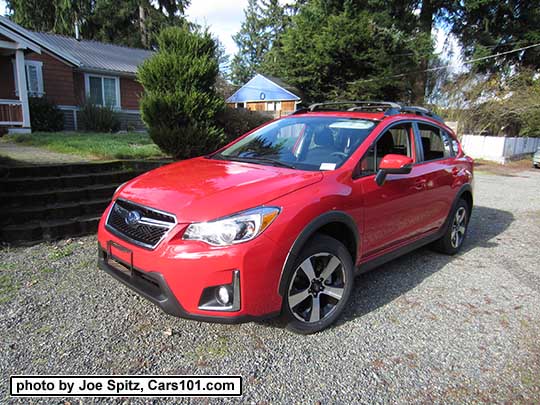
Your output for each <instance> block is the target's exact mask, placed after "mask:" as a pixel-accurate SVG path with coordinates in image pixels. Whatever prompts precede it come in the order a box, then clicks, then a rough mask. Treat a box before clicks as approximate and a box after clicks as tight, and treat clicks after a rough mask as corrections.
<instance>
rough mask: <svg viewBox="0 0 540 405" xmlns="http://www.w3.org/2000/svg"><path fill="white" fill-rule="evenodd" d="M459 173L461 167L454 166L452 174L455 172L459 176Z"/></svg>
mask: <svg viewBox="0 0 540 405" xmlns="http://www.w3.org/2000/svg"><path fill="white" fill-rule="evenodd" d="M458 173H459V168H457V167H453V168H452V174H453V175H454V176H457V175H458Z"/></svg>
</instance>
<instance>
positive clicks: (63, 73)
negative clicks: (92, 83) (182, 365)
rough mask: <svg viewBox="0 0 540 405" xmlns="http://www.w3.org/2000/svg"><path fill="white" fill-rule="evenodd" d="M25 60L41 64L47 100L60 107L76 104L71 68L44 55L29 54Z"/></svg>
mask: <svg viewBox="0 0 540 405" xmlns="http://www.w3.org/2000/svg"><path fill="white" fill-rule="evenodd" d="M26 59H27V60H37V61H41V62H43V67H42V72H43V90H44V91H45V97H47V99H49V100H51V101H53V102H55V103H56V104H60V105H75V104H76V98H75V87H74V83H73V67H71V66H69V65H67V64H65V63H64V62H61V61H59V60H58V59H56V58H53V57H52V56H50V55H47V54H46V53H42V54H41V55H38V54H36V53H30V54H28V55H26Z"/></svg>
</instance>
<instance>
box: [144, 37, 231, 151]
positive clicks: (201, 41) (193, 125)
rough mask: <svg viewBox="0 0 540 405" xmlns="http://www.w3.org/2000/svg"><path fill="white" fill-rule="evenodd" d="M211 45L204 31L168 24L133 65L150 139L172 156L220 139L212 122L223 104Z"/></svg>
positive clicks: (202, 148)
mask: <svg viewBox="0 0 540 405" xmlns="http://www.w3.org/2000/svg"><path fill="white" fill-rule="evenodd" d="M216 51H217V46H216V43H215V41H214V40H213V39H212V38H211V36H210V34H209V33H208V32H207V31H205V32H200V31H198V30H195V31H190V30H189V29H188V28H179V27H170V28H166V29H164V30H163V31H162V32H161V33H160V35H159V37H158V52H157V53H156V54H155V55H154V56H152V57H151V58H149V59H147V60H146V61H144V63H143V64H142V65H141V66H140V67H139V70H138V73H137V77H138V80H139V81H140V83H141V84H142V85H143V87H144V94H143V97H142V99H141V112H142V118H143V121H144V122H145V123H146V125H147V126H148V128H149V133H150V137H151V138H152V140H153V141H154V142H155V143H156V144H157V145H158V146H159V147H160V149H161V150H162V151H163V152H165V153H167V154H169V155H171V156H173V157H174V158H177V159H183V158H189V157H193V156H197V155H201V154H205V153H208V152H211V151H213V150H215V149H216V148H217V147H219V146H220V145H221V144H222V143H223V142H224V136H223V131H222V129H221V128H219V126H218V125H217V123H216V114H217V113H218V112H219V111H221V110H222V109H223V107H224V101H223V99H222V98H221V97H220V96H219V95H218V94H217V93H216V90H215V84H216V79H217V75H218V59H217V55H216Z"/></svg>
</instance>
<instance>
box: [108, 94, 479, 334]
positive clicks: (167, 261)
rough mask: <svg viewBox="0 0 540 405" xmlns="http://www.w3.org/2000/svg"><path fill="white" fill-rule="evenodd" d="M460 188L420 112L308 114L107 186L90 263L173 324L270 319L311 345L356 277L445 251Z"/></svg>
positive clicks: (459, 230) (457, 158)
mask: <svg viewBox="0 0 540 405" xmlns="http://www.w3.org/2000/svg"><path fill="white" fill-rule="evenodd" d="M472 180H473V161H472V159H470V158H469V157H467V156H465V155H464V153H463V151H462V149H461V146H460V144H459V142H458V140H457V139H456V136H455V134H454V133H453V132H452V130H451V129H450V128H448V127H447V126H446V125H445V124H444V123H443V121H442V120H441V119H440V118H439V117H437V116H436V115H434V114H432V113H431V112H430V111H428V110H426V109H423V108H420V107H403V106H401V105H399V104H395V103H386V102H385V103H373V102H346V103H324V104H315V105H312V106H310V107H309V108H307V109H303V110H299V111H297V112H295V113H294V114H292V115H290V116H287V117H284V118H281V119H278V120H275V121H272V122H270V123H268V124H265V125H263V126H262V127H259V128H258V129H256V130H254V131H252V132H250V133H248V134H246V135H244V136H242V137H240V138H239V139H237V140H236V141H234V142H232V143H231V144H229V145H227V146H225V147H224V148H222V149H220V150H218V151H217V152H215V153H213V154H211V155H208V156H203V157H198V158H195V159H190V160H185V161H181V162H177V163H173V164H170V165H167V166H164V167H161V168H159V169H156V170H153V171H150V172H148V173H145V174H143V175H142V176H139V177H137V178H135V179H133V180H131V181H129V182H127V183H125V184H124V185H122V186H120V187H119V189H118V190H117V191H116V193H115V195H114V197H113V201H112V203H111V204H110V206H109V207H108V208H107V210H106V211H105V213H104V215H103V218H102V219H101V222H100V225H99V233H98V238H99V264H100V267H101V268H102V269H103V270H105V271H106V272H107V273H109V274H110V275H112V276H113V277H115V278H116V279H117V280H119V281H121V282H123V283H125V284H126V285H128V286H129V287H130V288H132V289H133V290H135V291H136V292H138V293H139V294H141V295H143V296H144V297H146V298H147V299H149V300H150V301H152V302H153V303H155V304H157V305H158V306H160V307H161V308H162V309H163V310H164V311H165V312H167V313H169V314H172V315H175V316H179V317H183V318H190V319H198V320H205V321H216V322H227V323H231V322H242V321H249V320H255V319H261V318H268V317H271V316H275V315H278V314H282V315H283V316H284V317H286V319H287V322H288V326H289V328H290V329H292V330H294V331H296V332H299V333H312V332H316V331H319V330H321V329H324V328H325V327H327V326H329V325H330V324H331V323H332V322H334V321H335V320H336V318H338V317H339V315H340V313H341V312H342V311H343V308H344V307H345V305H346V304H347V300H348V298H349V296H350V295H351V289H352V288H353V281H354V277H355V275H356V274H358V273H359V272H364V271H367V270H370V269H372V268H374V267H377V266H380V265H381V264H383V263H384V262H386V261H388V260H391V259H393V258H395V257H397V256H399V255H402V254H404V253H407V252H409V251H411V250H413V249H416V248H418V247H419V246H422V245H425V244H428V243H433V244H434V246H436V247H437V248H438V249H439V250H440V251H442V252H444V253H447V254H455V253H456V252H458V251H459V249H460V248H461V246H462V244H463V240H464V239H465V234H466V230H467V224H468V222H469V217H470V214H471V209H472V206H473V196H472Z"/></svg>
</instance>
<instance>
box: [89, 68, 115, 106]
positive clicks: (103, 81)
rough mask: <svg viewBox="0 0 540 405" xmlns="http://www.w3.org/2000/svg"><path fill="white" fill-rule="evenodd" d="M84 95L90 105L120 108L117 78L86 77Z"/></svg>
mask: <svg viewBox="0 0 540 405" xmlns="http://www.w3.org/2000/svg"><path fill="white" fill-rule="evenodd" d="M86 86H87V88H86V93H87V96H88V100H89V101H90V102H91V103H92V104H97V105H102V106H108V107H120V95H119V94H118V89H119V85H118V78H116V77H104V76H94V75H87V80H86Z"/></svg>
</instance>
